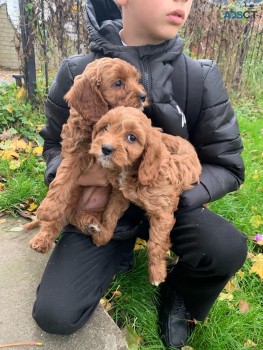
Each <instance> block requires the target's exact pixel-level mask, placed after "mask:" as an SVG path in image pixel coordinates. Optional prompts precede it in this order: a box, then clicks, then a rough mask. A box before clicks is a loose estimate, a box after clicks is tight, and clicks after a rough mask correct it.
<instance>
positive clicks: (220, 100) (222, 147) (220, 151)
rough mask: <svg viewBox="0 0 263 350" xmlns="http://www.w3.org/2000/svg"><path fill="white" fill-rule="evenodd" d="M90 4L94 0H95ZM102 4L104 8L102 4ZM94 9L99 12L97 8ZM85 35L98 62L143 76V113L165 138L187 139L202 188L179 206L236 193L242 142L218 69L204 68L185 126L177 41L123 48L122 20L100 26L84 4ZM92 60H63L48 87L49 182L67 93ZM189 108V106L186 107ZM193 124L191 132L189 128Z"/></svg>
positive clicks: (240, 179) (241, 175)
mask: <svg viewBox="0 0 263 350" xmlns="http://www.w3.org/2000/svg"><path fill="white" fill-rule="evenodd" d="M93 2H94V0H93ZM98 3H100V4H101V5H100V6H101V7H100V8H99V9H100V12H99V13H100V21H103V19H104V18H103V17H104V15H107V14H108V11H107V9H106V11H105V12H104V11H103V6H104V5H105V6H110V7H111V6H112V7H111V8H113V9H114V17H115V18H116V17H118V16H117V15H118V8H117V7H116V5H115V4H114V3H112V1H111V0H107V1H98V0H96V4H97V5H98ZM103 4H104V5H103ZM96 9H97V10H98V7H96ZM87 14H88V30H89V36H90V49H91V51H92V52H93V53H95V56H96V57H103V56H108V57H118V58H121V59H124V60H126V61H128V62H130V63H131V64H133V65H134V66H136V67H137V69H139V70H140V71H141V73H142V78H143V83H144V86H145V88H146V90H147V92H148V95H149V98H150V102H151V105H150V107H149V108H148V109H147V111H146V113H147V114H148V116H149V117H150V118H151V119H152V121H153V124H154V125H155V126H159V127H161V128H163V130H164V131H165V132H167V133H170V134H173V135H180V136H182V137H185V138H188V139H189V141H190V142H191V143H192V144H193V145H194V146H195V148H196V150H197V152H198V156H199V159H200V161H201V163H202V168H203V170H202V175H201V183H200V184H199V185H197V186H195V187H194V188H193V189H192V190H190V191H186V192H185V193H183V194H182V198H181V202H180V206H181V207H189V208H191V207H193V208H194V207H197V206H200V205H202V204H204V203H207V202H209V201H213V200H215V199H218V198H220V197H222V196H224V195H225V194H226V193H228V192H231V191H234V190H236V189H238V187H239V186H240V184H241V183H242V182H243V180H244V166H243V162H242V159H241V156H240V153H241V151H242V148H243V147H242V142H241V139H240V134H239V129H238V125H237V120H236V117H235V114H234V111H233V109H232V107H231V104H230V102H229V97H228V94H227V92H226V90H225V88H224V84H223V82H222V78H221V75H220V73H219V70H218V68H217V65H216V64H215V63H214V62H212V61H204V62H203V63H202V71H203V93H202V106H201V112H200V115H199V118H198V120H197V122H196V123H195V125H193V123H191V120H190V118H191V117H190V116H187V115H186V124H185V123H184V118H183V116H182V113H181V110H183V111H184V108H185V106H183V105H181V106H180V107H181V110H180V109H179V108H178V104H177V102H176V89H175V86H174V83H173V81H174V80H175V82H176V86H177V89H178V86H179V87H180V83H181V82H180V81H176V77H175V79H174V77H173V73H174V67H176V64H177V60H178V59H179V58H180V57H182V55H183V53H182V50H183V44H182V41H181V39H180V38H179V37H178V36H177V37H176V38H174V39H173V40H170V41H166V42H165V43H163V44H160V45H157V46H150V45H149V46H142V47H126V46H123V44H122V42H121V40H120V36H119V31H120V29H121V28H122V23H121V20H118V19H115V20H114V21H103V22H102V24H101V26H99V24H98V22H97V21H96V15H95V10H94V7H93V5H92V4H91V3H89V5H88V11H87ZM90 59H91V56H90V55H77V56H74V57H71V58H68V59H66V60H64V61H63V63H62V65H61V67H60V70H59V72H58V74H57V76H56V78H55V80H54V82H53V84H52V86H51V88H50V92H49V95H48V98H47V101H46V115H47V123H46V126H45V127H44V128H43V129H42V131H41V136H42V137H43V138H44V140H45V144H44V157H45V159H46V161H47V170H46V175H45V179H46V182H47V183H49V182H50V181H51V180H52V179H53V178H54V176H55V172H56V168H57V167H58V165H59V163H60V132H61V128H62V125H63V123H65V122H66V120H67V117H68V115H69V109H68V106H67V104H66V103H65V101H64V98H63V97H64V95H65V93H66V92H67V91H68V90H69V89H70V87H71V86H72V84H73V80H74V77H75V76H76V75H78V74H81V72H82V71H83V70H84V68H85V66H86V64H87V63H88V62H89V61H90ZM187 103H188V104H189V103H191V101H188V102H187ZM190 125H191V128H190Z"/></svg>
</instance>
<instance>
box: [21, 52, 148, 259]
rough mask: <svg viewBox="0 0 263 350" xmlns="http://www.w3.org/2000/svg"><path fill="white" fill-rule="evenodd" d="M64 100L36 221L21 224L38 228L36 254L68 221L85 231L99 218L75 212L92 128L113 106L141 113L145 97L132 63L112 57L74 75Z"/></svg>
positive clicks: (33, 245) (88, 162)
mask: <svg viewBox="0 0 263 350" xmlns="http://www.w3.org/2000/svg"><path fill="white" fill-rule="evenodd" d="M65 99H66V100H67V102H68V104H69V106H70V116H69V118H68V121H67V123H66V124H65V125H64V126H63V129H62V134H61V137H62V143H61V145H62V151H61V156H62V162H61V164H60V166H59V168H58V170H57V174H56V177H55V179H54V180H53V181H52V183H51V184H50V187H49V191H48V194H47V196H46V197H45V199H44V200H43V201H42V203H41V205H40V206H39V208H38V210H37V219H38V221H37V222H32V223H28V224H26V225H24V227H25V228H26V229H33V228H35V227H37V226H40V232H39V233H38V234H37V235H35V236H34V237H33V238H32V239H31V241H30V242H29V244H30V246H31V248H32V249H35V250H37V251H39V252H42V253H46V252H48V251H49V250H50V248H51V247H52V243H53V241H54V240H55V238H56V237H57V235H58V234H59V232H60V230H61V229H62V228H63V227H64V226H65V225H67V224H69V223H72V224H75V225H76V226H77V227H78V228H80V229H81V230H82V231H85V228H86V226H84V225H83V222H85V223H87V222H89V223H92V222H93V220H95V219H96V220H97V219H100V217H101V213H99V212H94V213H86V212H76V208H77V204H78V202H79V199H80V196H81V192H82V187H81V186H78V185H77V180H78V178H79V177H80V175H81V174H85V173H86V172H87V171H88V169H89V167H90V166H91V165H92V163H93V157H92V156H91V155H90V154H89V148H90V142H91V134H92V130H93V125H94V124H95V123H96V122H97V121H98V120H99V118H100V117H101V116H102V115H103V114H105V113H106V112H107V111H108V110H110V109H111V108H114V107H116V106H132V107H135V108H138V109H143V106H144V105H145V103H146V102H145V100H146V93H145V90H144V88H143V86H142V85H141V84H140V74H139V72H138V71H137V70H136V69H135V68H134V67H133V66H132V65H130V64H129V63H127V62H125V61H123V60H120V59H118V58H102V59H98V60H95V61H94V62H92V63H90V64H89V65H88V66H87V67H86V68H85V70H84V72H83V74H81V75H79V76H76V78H75V80H74V84H73V86H72V87H71V89H70V90H69V92H68V93H67V94H66V96H65ZM84 219H85V220H84ZM96 220H95V221H96Z"/></svg>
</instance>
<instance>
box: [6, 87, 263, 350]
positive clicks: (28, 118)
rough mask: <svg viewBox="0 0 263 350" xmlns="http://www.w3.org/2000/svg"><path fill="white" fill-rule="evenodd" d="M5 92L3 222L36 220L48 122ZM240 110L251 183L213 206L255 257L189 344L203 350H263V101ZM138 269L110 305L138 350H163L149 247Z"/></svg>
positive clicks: (122, 280)
mask: <svg viewBox="0 0 263 350" xmlns="http://www.w3.org/2000/svg"><path fill="white" fill-rule="evenodd" d="M1 89H2V91H1V92H2V94H0V128H1V127H2V129H0V138H1V139H0V215H3V214H4V213H12V214H13V215H25V216H30V215H31V214H30V213H34V211H35V209H36V207H37V205H38V204H39V203H40V201H41V199H42V198H43V197H44V195H45V193H46V188H45V186H44V185H43V172H44V168H45V164H44V162H43V159H42V157H41V150H42V148H41V147H42V141H41V139H40V138H39V136H38V129H39V128H40V125H41V124H42V123H43V122H44V116H43V113H42V111H38V110H35V111H33V112H32V110H31V109H30V108H29V107H28V106H27V105H25V104H24V102H23V99H22V97H21V95H22V92H21V91H20V90H18V89H17V88H16V87H15V86H11V87H5V90H4V88H3V87H1ZM7 90H8V91H7ZM234 105H235V110H236V112H237V115H238V120H239V124H240V130H241V135H242V139H243V142H244V147H245V149H244V152H243V157H244V161H245V164H246V181H245V183H244V185H242V187H241V189H240V190H239V191H237V192H235V193H233V194H229V195H227V196H225V197H224V198H223V199H221V200H219V201H217V202H215V203H212V204H210V208H211V210H213V211H215V212H216V213H218V214H219V215H222V216H224V217H225V218H226V219H228V220H231V221H232V222H233V223H234V224H235V225H236V226H237V227H238V228H239V229H240V230H242V231H243V232H245V233H246V234H247V235H248V237H249V256H248V259H247V261H246V263H245V265H244V266H243V268H242V269H241V271H239V272H238V273H237V274H236V276H234V277H233V279H232V280H231V282H230V283H229V284H228V285H227V286H226V288H225V290H224V291H223V293H222V294H221V295H220V298H219V299H218V301H217V302H216V303H215V305H214V306H213V309H212V310H211V312H210V314H209V316H208V318H207V319H206V321H205V322H202V323H200V324H198V325H197V327H196V330H195V332H194V334H193V336H192V338H191V341H190V344H189V345H190V346H191V347H192V348H193V349H195V350H221V349H226V350H243V349H244V350H245V349H254V348H255V349H258V350H262V349H263V327H262V324H263V318H262V315H263V310H262V293H263V288H262V280H261V279H262V278H263V267H262V265H263V262H262V260H260V259H262V246H261V245H260V244H258V243H260V241H259V242H256V241H254V240H253V238H254V237H255V236H256V235H257V234H262V227H263V214H262V213H263V201H262V195H263V168H262V161H263V153H262V152H263V150H262V134H263V117H262V115H263V99H261V100H260V99H258V100H252V101H251V100H250V101H248V100H241V101H240V100H239V101H236V102H235V103H234ZM17 111H19V113H20V114H19V115H20V117H19V115H17ZM21 116H22V117H23V119H22V122H21V118H22V117H21ZM20 134H22V135H23V137H22V136H21V135H20ZM25 136H26V137H25ZM0 219H1V218H0ZM135 261H136V263H135V267H134V269H133V271H132V272H130V273H128V274H119V275H117V276H116V278H115V280H114V281H113V282H112V284H111V286H110V288H109V290H108V292H107V294H106V295H105V297H104V299H103V300H102V302H103V303H104V305H105V307H106V308H107V309H108V310H109V313H110V314H111V316H112V317H113V319H114V320H115V321H116V322H117V324H118V325H119V326H120V327H122V328H126V333H127V336H128V339H129V343H130V349H132V350H136V349H142V350H146V349H149V350H154V349H156V350H161V349H164V347H163V345H162V343H161V341H160V339H159V336H158V330H157V309H156V304H157V300H158V289H156V287H153V286H151V285H150V283H149V282H148V275H147V256H146V249H145V245H144V242H139V244H138V245H137V246H136V251H135ZM253 271H254V272H253Z"/></svg>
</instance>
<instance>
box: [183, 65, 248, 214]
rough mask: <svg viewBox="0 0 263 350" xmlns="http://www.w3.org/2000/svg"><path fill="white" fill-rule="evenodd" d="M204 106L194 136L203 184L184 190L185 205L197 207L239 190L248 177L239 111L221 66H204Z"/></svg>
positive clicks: (193, 141)
mask: <svg viewBox="0 0 263 350" xmlns="http://www.w3.org/2000/svg"><path fill="white" fill-rule="evenodd" d="M203 71H204V88H203V101H202V109H201V113H200V116H199V120H198V123H197V125H196V128H195V131H194V133H193V137H192V140H190V141H191V142H192V143H193V145H194V146H195V148H196V151H197V153H198V156H199V159H200V161H201V164H202V174H201V181H200V184H199V185H197V186H195V187H194V188H193V189H191V190H189V191H185V192H184V193H183V194H182V198H181V202H180V206H181V207H191V208H194V207H197V206H200V205H203V204H204V203H207V202H210V201H214V200H216V199H219V198H221V197H223V196H224V195H225V194H226V193H228V192H232V191H235V190H237V189H238V188H239V187H240V185H241V184H242V183H243V181H244V164H243V161H242V158H241V152H242V150H243V145H242V141H241V138H240V132H239V127H238V123H237V119H236V115H235V113H234V111H233V109H232V106H231V103H230V101H229V96H228V94H227V91H226V89H225V87H224V83H223V80H222V77H221V74H220V72H219V70H218V67H217V65H216V64H215V63H210V64H208V63H206V64H204V66H203Z"/></svg>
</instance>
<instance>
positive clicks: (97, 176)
mask: <svg viewBox="0 0 263 350" xmlns="http://www.w3.org/2000/svg"><path fill="white" fill-rule="evenodd" d="M77 184H78V185H80V186H108V185H109V181H108V180H107V177H106V171H105V169H104V168H103V167H102V166H101V165H100V164H98V163H95V164H94V165H92V167H91V168H90V169H89V172H88V174H83V175H81V176H80V177H79V179H78V182H77Z"/></svg>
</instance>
